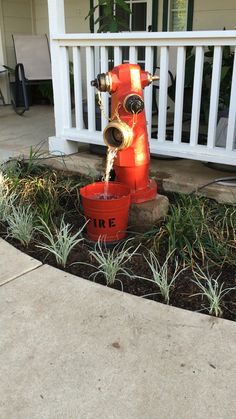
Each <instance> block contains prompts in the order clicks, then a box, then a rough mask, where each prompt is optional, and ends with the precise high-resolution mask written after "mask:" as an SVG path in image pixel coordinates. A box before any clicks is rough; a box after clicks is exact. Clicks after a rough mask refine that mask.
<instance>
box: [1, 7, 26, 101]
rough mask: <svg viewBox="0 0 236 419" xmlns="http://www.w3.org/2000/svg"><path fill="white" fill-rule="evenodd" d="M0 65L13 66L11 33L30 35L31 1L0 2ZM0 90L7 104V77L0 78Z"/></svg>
mask: <svg viewBox="0 0 236 419" xmlns="http://www.w3.org/2000/svg"><path fill="white" fill-rule="evenodd" d="M0 31H1V33H0V64H6V65H8V66H10V67H14V65H15V53H14V47H13V42H12V34H13V33H26V34H27V33H32V4H31V0H0ZM0 88H1V89H2V92H3V95H4V97H5V100H6V102H7V103H9V100H10V94H9V88H8V82H7V76H6V75H2V76H1V77H0Z"/></svg>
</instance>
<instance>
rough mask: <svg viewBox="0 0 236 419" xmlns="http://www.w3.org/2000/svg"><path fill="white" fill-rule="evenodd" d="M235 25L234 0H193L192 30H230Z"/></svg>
mask: <svg viewBox="0 0 236 419" xmlns="http://www.w3.org/2000/svg"><path fill="white" fill-rule="evenodd" d="M235 26H236V1H235V0H224V1H222V0H207V1H206V0H195V2H194V17H193V30H212V29H215V30H217V29H218V30H220V29H223V28H224V27H225V29H230V30H231V29H234V28H235Z"/></svg>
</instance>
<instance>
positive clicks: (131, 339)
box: [0, 240, 236, 419]
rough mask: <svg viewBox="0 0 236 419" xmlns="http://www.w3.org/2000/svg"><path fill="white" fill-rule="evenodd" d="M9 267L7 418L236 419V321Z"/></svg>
mask: <svg viewBox="0 0 236 419" xmlns="http://www.w3.org/2000/svg"><path fill="white" fill-rule="evenodd" d="M16 252H17V253H18V254H17V256H16ZM16 257H17V259H16ZM0 260H1V265H0V279H1V282H2V284H3V285H2V286H1V287H0V313H1V314H0V348H1V350H0V375H1V381H0V418H3V419H57V418H63V419H69V418H70V419H202V418H206V419H235V412H236V399H235V385H236V364H235V359H236V333H235V332H236V325H235V323H233V322H230V321H226V320H221V319H216V318H213V317H209V316H205V315H201V314H196V313H192V312H188V311H185V310H181V309H177V308H173V307H168V306H165V305H162V304H158V303H154V302H151V301H148V300H144V299H141V298H137V297H134V296H131V295H128V294H125V293H121V292H118V291H114V290H111V289H109V288H106V287H102V286H100V285H97V284H94V283H91V282H89V281H86V280H83V279H80V278H78V277H75V276H73V275H69V274H66V273H64V272H63V271H60V270H57V269H54V268H52V267H49V266H47V265H44V266H42V265H41V264H40V262H37V261H34V260H32V259H31V258H29V257H28V256H26V255H23V254H22V253H19V252H18V251H16V250H15V249H14V248H12V247H11V246H10V245H9V244H7V243H5V242H4V241H3V240H2V241H0ZM9 265H11V269H10V268H9ZM9 269H10V271H9ZM14 278H16V279H14ZM5 281H10V282H7V283H4V282H5Z"/></svg>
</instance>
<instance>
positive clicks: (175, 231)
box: [154, 195, 208, 263]
mask: <svg viewBox="0 0 236 419" xmlns="http://www.w3.org/2000/svg"><path fill="white" fill-rule="evenodd" d="M207 212H208V211H207V208H206V207H205V201H204V200H201V199H199V198H198V197H193V196H187V195H179V196H178V197H176V202H175V203H173V204H172V205H171V206H170V210H169V213H168V214H167V216H166V219H165V223H164V224H163V226H162V227H161V228H160V230H159V232H158V233H157V234H156V237H155V239H154V248H155V249H156V250H159V248H160V247H161V246H162V245H163V242H165V244H166V245H167V248H168V253H172V252H174V253H177V255H178V256H179V257H180V259H181V261H182V262H183V263H191V262H192V260H193V258H198V257H199V256H200V255H202V257H204V252H203V250H202V248H201V238H202V235H203V231H204V227H205V224H206V222H207V217H208V214H207Z"/></svg>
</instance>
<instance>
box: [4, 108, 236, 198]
mask: <svg viewBox="0 0 236 419" xmlns="http://www.w3.org/2000/svg"><path fill="white" fill-rule="evenodd" d="M0 120H1V138H0V157H1V161H3V160H5V161H6V160H8V159H9V158H15V157H17V156H19V155H20V156H22V155H24V156H25V157H27V156H28V155H29V152H30V147H31V146H32V147H34V149H38V148H40V153H43V155H44V156H45V157H46V158H47V160H45V163H47V164H50V165H52V166H54V167H56V168H58V169H62V170H65V169H66V170H69V171H72V172H81V173H87V174H90V175H94V177H99V176H101V175H102V174H103V172H104V167H105V156H98V155H95V154H93V153H91V152H90V149H89V146H88V144H85V143H79V152H78V153H77V154H76V155H73V156H67V157H66V156H63V157H59V156H58V157H56V158H55V156H54V157H53V158H52V159H48V157H49V154H48V140H47V138H48V137H50V136H53V135H54V114H53V107H50V106H32V107H31V108H30V111H29V112H27V113H26V114H25V116H23V117H19V116H18V115H16V114H15V112H14V111H13V109H12V108H11V106H6V107H3V106H0ZM41 157H42V155H41ZM150 172H151V176H152V177H155V178H156V179H157V181H158V184H159V191H160V192H161V191H164V192H173V191H174V192H182V193H190V192H192V191H193V190H195V189H197V188H199V187H201V186H203V185H205V184H207V183H209V182H211V181H213V180H215V179H219V178H222V177H228V176H235V177H236V170H235V172H233V173H228V172H223V171H219V170H215V169H212V168H209V167H207V166H206V165H204V164H203V163H202V162H200V161H194V160H189V159H177V160H171V159H159V158H157V157H155V156H151V166H150ZM201 192H202V193H203V194H205V195H206V196H208V197H211V198H214V199H216V200H217V201H218V202H225V203H235V202H236V188H235V187H233V186H231V187H230V186H225V185H222V184H221V185H219V184H216V183H215V184H212V185H210V186H208V187H206V188H204V189H203V190H202V191H201Z"/></svg>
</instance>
